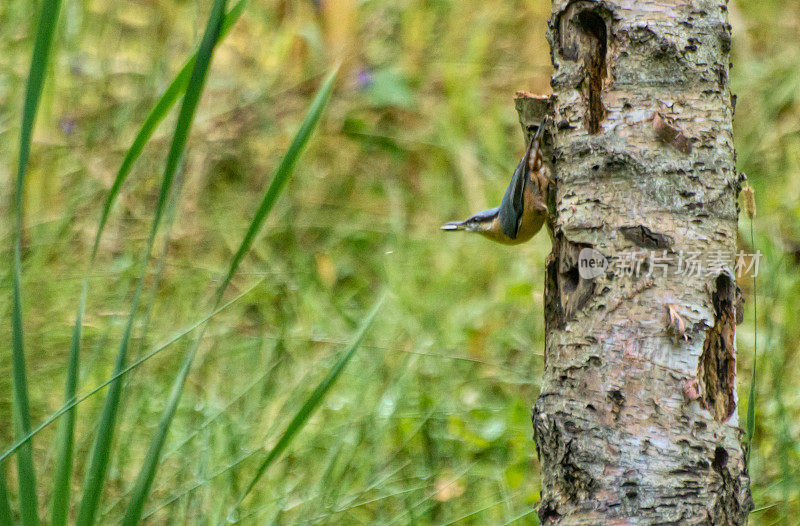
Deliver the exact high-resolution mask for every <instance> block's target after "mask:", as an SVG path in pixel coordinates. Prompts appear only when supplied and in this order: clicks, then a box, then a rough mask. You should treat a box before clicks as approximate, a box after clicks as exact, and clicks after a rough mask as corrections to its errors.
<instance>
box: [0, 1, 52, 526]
mask: <svg viewBox="0 0 800 526" xmlns="http://www.w3.org/2000/svg"><path fill="white" fill-rule="evenodd" d="M60 10H61V0H44V1H43V2H42V7H41V10H40V11H39V19H38V22H37V29H36V39H35V41H34V45H33V56H32V57H31V67H30V72H29V73H28V83H27V85H26V87H25V104H24V106H23V109H22V126H21V128H20V137H19V164H18V166H17V185H16V192H15V196H14V204H15V208H16V210H15V226H14V256H13V258H14V263H13V274H14V277H13V280H12V282H13V285H12V288H13V293H12V296H13V299H12V308H11V353H12V360H11V363H12V378H13V384H14V397H13V398H14V400H13V406H14V430H15V434H16V435H17V436H18V437H19V436H24V435H26V434H27V433H28V432H29V431H30V428H31V415H30V402H29V400H28V380H27V377H26V372H25V346H24V343H23V330H22V284H21V281H22V206H23V195H24V193H25V172H26V171H27V169H28V159H29V157H30V152H31V139H32V138H33V125H34V122H35V121H36V112H37V110H38V109H39V100H40V98H41V95H42V86H43V84H44V78H45V73H46V72H47V62H48V59H49V56H50V48H51V47H52V43H53V33H54V32H55V27H56V22H57V20H58V13H59V11H60ZM17 472H18V476H19V497H20V498H19V500H20V515H21V517H22V523H23V524H25V525H29V524H39V512H38V498H37V492H36V471H35V469H34V466H33V446H32V444H31V443H27V444H26V445H25V447H23V448H21V449H20V450H19V453H18V454H17ZM3 493H4V495H3V496H0V499H6V502H5V503H3V504H0V507H2V508H7V507H8V502H7V498H8V497H7V496H6V495H5V492H3Z"/></svg>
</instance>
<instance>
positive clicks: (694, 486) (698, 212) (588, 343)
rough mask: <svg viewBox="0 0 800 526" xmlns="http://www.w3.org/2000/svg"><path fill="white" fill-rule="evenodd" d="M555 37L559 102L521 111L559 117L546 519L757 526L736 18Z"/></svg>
mask: <svg viewBox="0 0 800 526" xmlns="http://www.w3.org/2000/svg"><path fill="white" fill-rule="evenodd" d="M548 38H549V41H550V45H551V55H552V60H553V65H554V68H555V70H554V73H553V77H552V81H551V84H552V86H553V91H554V94H553V96H552V97H550V98H547V99H543V98H535V97H533V96H531V95H528V94H525V93H520V94H518V98H517V108H518V110H519V113H520V120H521V123H522V125H523V127H524V128H525V129H526V130H527V131H531V129H534V128H535V124H537V123H538V121H539V119H540V118H541V117H542V116H543V115H544V114H545V113H548V112H550V113H552V115H553V117H554V119H553V122H554V125H553V127H552V129H551V130H549V134H548V136H547V141H546V144H547V146H548V147H549V148H550V152H551V153H552V163H553V164H552V170H553V173H554V176H555V181H556V183H555V189H554V191H553V195H552V196H551V201H552V202H551V206H552V210H551V211H552V214H551V215H552V217H551V224H550V228H551V231H552V235H553V251H552V253H551V254H550V256H549V258H548V263H547V278H546V284H545V303H546V304H545V318H546V344H545V372H544V378H543V382H542V390H541V394H540V396H539V399H538V401H537V402H536V405H535V407H534V410H533V425H534V436H535V439H536V447H537V450H538V453H539V459H540V461H541V468H542V479H543V480H542V488H543V489H542V500H541V505H540V508H539V517H540V519H541V521H542V523H543V524H545V525H547V524H581V525H600V524H614V525H623V524H637V525H638V524H675V525H678V524H680V525H683V524H714V525H727V524H745V523H746V521H747V516H748V513H749V511H750V509H751V508H752V501H751V498H750V491H749V478H748V473H747V465H746V460H745V452H744V447H743V443H742V439H743V432H742V431H741V429H740V428H739V426H738V421H737V416H736V401H737V397H736V391H735V368H734V365H735V349H734V331H735V323H736V320H737V318H739V317H740V316H741V300H740V298H741V293H740V291H739V289H738V287H737V286H736V282H735V277H734V273H733V263H732V257H733V254H734V253H735V249H736V234H737V218H738V212H739V210H738V204H737V197H738V192H739V189H740V177H739V175H738V173H737V171H736V169H735V165H734V161H735V158H734V157H735V154H734V148H733V139H732V119H733V100H732V96H731V92H730V88H729V82H728V70H729V63H728V60H729V59H728V55H729V48H730V41H731V36H730V25H729V24H728V16H727V6H726V2H725V1H724V0H613V1H612V0H600V1H587V0H577V1H567V0H553V1H552V17H551V19H550V26H549V31H548ZM585 248H591V249H593V250H596V251H598V252H599V253H601V254H603V255H604V256H605V257H606V258H607V261H608V263H609V266H608V267H607V268H606V269H605V270H604V271H603V272H602V273H601V274H600V275H599V276H597V277H595V278H594V279H590V278H588V277H584V276H582V272H581V269H580V268H579V264H580V263H581V261H580V258H579V254H580V252H581V250H583V249H585ZM693 253H697V254H699V261H700V262H701V263H703V262H706V264H705V265H704V266H702V267H700V268H696V267H694V266H693V267H690V268H689V271H688V272H687V266H686V262H687V261H688V258H690V257H692V254H693ZM715 255H718V256H719V257H718V258H717V260H716V261H718V264H717V265H716V266H713V265H710V264H707V263H708V261H709V260H713V258H714V257H715ZM723 255H724V257H722V256H723ZM695 258H696V260H697V256H695ZM628 259H630V261H627V260H628ZM723 261H724V263H722V262H723ZM637 266H638V269H639V272H638V275H637V273H636V272H633V271H634V270H636V267H637ZM681 267H683V268H681Z"/></svg>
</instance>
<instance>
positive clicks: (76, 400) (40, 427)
mask: <svg viewBox="0 0 800 526" xmlns="http://www.w3.org/2000/svg"><path fill="white" fill-rule="evenodd" d="M265 279H266V278H262V279H260V280H258V281H257V282H256V283H255V284H254V285H253V286H251V287H250V288H248V289H247V290H245V291H244V292H242V293H241V294H239V295H238V296H236V297H235V298H233V299H232V300H230V301H228V302H227V303H225V304H224V305H222V306H220V307H219V308H218V309H217V310H215V311H214V312H212V313H210V314H209V315H207V316H204V317H203V318H201V319H199V320H198V321H196V322H194V323H193V324H191V325H189V326H188V327H185V328H184V329H182V330H180V331H179V332H178V333H176V334H175V335H174V336H172V337H171V338H170V339H169V340H167V341H165V342H164V343H162V344H160V345H158V346H156V347H155V348H154V349H153V350H151V351H150V352H148V353H147V354H145V355H144V356H142V357H141V358H139V359H138V360H136V361H135V362H133V363H131V364H130V365H129V366H127V367H126V368H124V369H123V370H121V371H119V372H118V373H115V374H113V375H112V376H111V377H110V378H108V379H107V380H106V381H105V382H103V383H101V384H100V385H98V386H96V387H94V388H93V389H92V390H90V391H89V392H87V393H86V394H84V395H81V396H80V397H76V398H72V399H71V400H70V401H69V402H68V403H66V404H64V405H63V406H61V407H60V408H59V409H58V410H57V411H56V412H54V413H53V414H51V415H50V416H49V417H48V418H46V419H45V420H44V421H43V422H42V423H41V424H39V425H38V426H36V428H35V429H33V430H32V431H31V432H30V433H28V434H27V435H25V436H24V437H22V438H20V439H19V440H17V441H16V442H14V444H13V445H11V446H10V447H9V448H8V449H6V450H5V451H4V452H3V453H2V454H1V455H0V463H2V462H3V461H4V460H6V459H7V458H8V457H10V456H11V455H13V454H14V453H15V452H16V451H17V450H19V449H20V448H21V447H22V446H24V445H25V444H26V443H27V442H29V441H30V440H31V439H32V438H33V437H34V436H36V435H37V434H38V433H40V432H41V431H42V430H43V429H44V428H46V427H47V426H49V425H50V424H52V423H53V422H55V421H56V420H58V419H59V418H61V417H62V416H63V415H64V414H66V413H67V412H69V411H70V410H71V409H72V408H74V407H76V406H77V405H79V404H81V403H82V402H83V401H84V400H86V399H87V398H90V397H92V396H94V395H95V394H97V393H98V392H100V391H102V390H103V389H104V388H106V387H107V386H108V385H110V384H111V383H113V382H116V381H117V380H118V379H120V378H122V377H123V376H125V375H126V374H128V373H129V372H130V371H132V370H134V369H136V368H138V367H139V366H140V365H142V364H143V363H144V362H146V361H148V360H149V359H150V358H152V357H153V356H155V355H157V354H159V353H160V352H161V351H163V350H164V349H166V348H167V347H169V346H171V345H172V344H174V343H176V342H178V341H180V340H182V339H183V337H184V336H186V335H187V334H189V333H190V332H192V331H194V330H195V329H197V328H198V327H200V326H202V325H204V324H205V323H206V322H207V321H208V320H210V319H211V318H213V317H214V316H216V315H217V314H219V313H220V312H222V311H224V310H225V309H227V308H228V307H230V306H231V305H233V304H234V303H237V302H238V301H239V300H241V299H242V298H244V297H245V296H247V295H248V294H250V292H252V291H253V290H254V289H255V288H256V287H257V286H259V285H260V284H261V283H262V282H263V281H264V280H265ZM0 524H3V523H1V522H0Z"/></svg>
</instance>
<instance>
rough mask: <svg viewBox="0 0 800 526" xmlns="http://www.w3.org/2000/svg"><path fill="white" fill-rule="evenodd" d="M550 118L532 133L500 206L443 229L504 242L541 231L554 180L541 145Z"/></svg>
mask: <svg viewBox="0 0 800 526" xmlns="http://www.w3.org/2000/svg"><path fill="white" fill-rule="evenodd" d="M547 120H548V118H545V119H544V121H542V123H541V124H540V125H539V129H538V130H536V133H535V134H533V136H532V137H531V141H530V143H529V144H528V148H527V149H526V150H525V154H524V155H523V156H522V160H521V161H520V162H519V164H518V165H517V169H516V170H514V175H513V176H512V177H511V182H510V183H509V185H508V188H507V189H506V193H505V195H503V200H502V201H501V202H500V206H497V207H495V208H490V209H488V210H483V211H481V212H478V213H477V214H474V215H472V216H470V217H468V218H467V219H465V220H464V221H450V222H449V223H445V224H444V225H442V230H446V231H449V232H458V231H465V232H474V233H477V234H481V235H482V236H484V237H486V238H488V239H490V240H492V241H495V242H497V243H502V244H504V245H519V244H520V243H524V242H526V241H528V240H529V239H531V238H532V237H533V236H534V235H536V233H537V232H539V230H540V229H541V228H542V225H543V224H544V223H545V221H546V220H547V191H548V188H549V187H550V184H552V178H551V177H550V170H549V169H548V168H547V166H546V165H545V164H544V162H543V160H542V149H541V142H542V133H543V132H542V131H543V130H544V129H545V127H546V126H545V124H546V123H547Z"/></svg>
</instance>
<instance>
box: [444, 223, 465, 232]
mask: <svg viewBox="0 0 800 526" xmlns="http://www.w3.org/2000/svg"><path fill="white" fill-rule="evenodd" d="M466 229H467V227H466V225H465V224H464V221H450V222H449V223H445V224H443V225H442V230H453V231H455V230H466Z"/></svg>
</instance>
